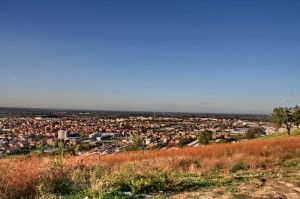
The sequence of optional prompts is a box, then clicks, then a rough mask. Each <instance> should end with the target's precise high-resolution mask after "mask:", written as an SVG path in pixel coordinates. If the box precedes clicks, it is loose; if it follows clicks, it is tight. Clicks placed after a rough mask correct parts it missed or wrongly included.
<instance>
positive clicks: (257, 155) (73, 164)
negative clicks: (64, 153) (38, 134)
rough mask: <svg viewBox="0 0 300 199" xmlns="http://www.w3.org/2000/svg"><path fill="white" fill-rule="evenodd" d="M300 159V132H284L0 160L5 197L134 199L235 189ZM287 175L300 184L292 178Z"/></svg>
mask: <svg viewBox="0 0 300 199" xmlns="http://www.w3.org/2000/svg"><path fill="white" fill-rule="evenodd" d="M299 160H300V136H284V135H281V134H279V135H277V136H274V135H273V137H271V136H269V137H267V136H266V137H264V139H255V140H251V141H247V142H241V143H236V144H212V145H208V146H201V147H193V148H183V149H174V150H157V151H140V152H127V153H120V154H116V155H111V156H101V157H98V156H84V157H74V156H70V157H37V156H21V157H12V158H7V159H2V160H0V171H1V172H0V184H1V186H0V198H21V197H23V198H29V197H37V198H58V197H60V196H63V197H64V198H83V197H85V196H88V197H89V198H133V196H132V195H134V196H135V197H139V196H140V195H143V194H150V193H160V192H161V191H163V192H164V193H166V192H172V193H177V192H182V191H187V190H197V189H203V188H204V189H209V188H212V187H213V188H214V187H225V189H226V191H228V192H236V191H237V190H236V184H237V183H240V182H244V181H248V180H250V179H253V178H255V176H256V174H257V173H262V172H263V173H268V172H271V173H283V174H284V173H286V172H287V171H288V172H291V171H295V172H296V171H298V170H299V169H300V161H299ZM275 177H276V176H275ZM285 179H286V180H289V181H290V182H293V183H294V184H296V185H297V184H298V183H299V185H300V179H299V180H298V179H297V178H294V177H293V176H287V177H286V178H285ZM125 193H128V194H127V195H126V194H125ZM129 193H130V194H129ZM154 195H155V194H154ZM157 197H163V196H161V194H158V195H157Z"/></svg>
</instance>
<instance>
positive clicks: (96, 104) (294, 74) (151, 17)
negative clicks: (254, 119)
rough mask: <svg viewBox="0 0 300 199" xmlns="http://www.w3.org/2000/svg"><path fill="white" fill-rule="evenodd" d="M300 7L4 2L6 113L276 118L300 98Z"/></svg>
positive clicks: (1, 53) (0, 10) (0, 59)
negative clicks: (15, 109)
mask: <svg viewBox="0 0 300 199" xmlns="http://www.w3.org/2000/svg"><path fill="white" fill-rule="evenodd" d="M299 8H300V2H299V1H295V0H290V1H285V2H283V1H243V2H241V1H226V2H224V1H200V2H199V1H188V2H184V1H151V2H150V1H101V2H98V1H89V2H87V3H86V2H85V3H84V2H83V1H72V2H70V1H64V2H61V1H43V2H42V1H26V2H23V1H13V2H12V1H2V2H1V3H0V24H1V27H2V28H1V30H0V43H1V45H0V70H1V74H2V77H1V78H0V93H1V95H0V107H24V108H27V107H30V108H57V109H87V110H116V111H117V110H120V111H158V112H199V113H254V114H257V113H262V114H264V113H271V112H272V109H273V108H274V107H278V106H294V105H296V104H299V102H300V92H299V86H300V83H299V82H298V81H297V79H298V76H299V74H300V67H299V65H300V57H299V55H300V37H299V35H300V25H299V21H300V13H299Z"/></svg>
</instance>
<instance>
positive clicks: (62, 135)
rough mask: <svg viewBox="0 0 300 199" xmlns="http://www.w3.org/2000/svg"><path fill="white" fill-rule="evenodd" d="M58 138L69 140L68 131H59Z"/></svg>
mask: <svg viewBox="0 0 300 199" xmlns="http://www.w3.org/2000/svg"><path fill="white" fill-rule="evenodd" d="M57 138H58V139H59V140H67V139H68V131H65V130H59V131H58V135H57Z"/></svg>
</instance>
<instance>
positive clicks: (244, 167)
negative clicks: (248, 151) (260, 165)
mask: <svg viewBox="0 0 300 199" xmlns="http://www.w3.org/2000/svg"><path fill="white" fill-rule="evenodd" d="M248 169H250V165H249V163H248V162H245V161H238V162H236V163H235V164H233V165H232V166H231V168H230V171H231V172H233V173H234V172H237V171H239V170H248Z"/></svg>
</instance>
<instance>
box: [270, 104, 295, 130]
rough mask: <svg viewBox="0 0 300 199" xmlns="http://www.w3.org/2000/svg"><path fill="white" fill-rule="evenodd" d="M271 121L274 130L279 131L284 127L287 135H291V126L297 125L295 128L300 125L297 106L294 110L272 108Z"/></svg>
mask: <svg viewBox="0 0 300 199" xmlns="http://www.w3.org/2000/svg"><path fill="white" fill-rule="evenodd" d="M272 121H273V123H274V125H275V129H277V130H278V129H279V128H280V127H282V126H284V127H285V128H286V129H287V131H288V134H289V135H290V134H291V129H292V127H293V125H297V128H298V126H299V123H300V109H299V106H295V107H294V108H290V107H286V108H283V107H278V108H274V110H273V114H272Z"/></svg>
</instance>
